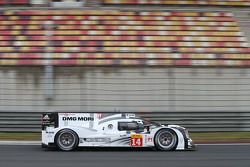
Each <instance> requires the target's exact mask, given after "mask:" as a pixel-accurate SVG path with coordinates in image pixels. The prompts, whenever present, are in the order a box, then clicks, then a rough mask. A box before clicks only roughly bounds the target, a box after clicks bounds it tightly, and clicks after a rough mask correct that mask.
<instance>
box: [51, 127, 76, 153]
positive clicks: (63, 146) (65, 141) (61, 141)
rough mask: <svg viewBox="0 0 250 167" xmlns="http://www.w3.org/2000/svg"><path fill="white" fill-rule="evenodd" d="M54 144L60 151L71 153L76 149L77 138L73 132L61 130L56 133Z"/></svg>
mask: <svg viewBox="0 0 250 167" xmlns="http://www.w3.org/2000/svg"><path fill="white" fill-rule="evenodd" d="M55 143H56V145H57V147H58V148H59V149H60V150H63V151H71V150H74V149H75V148H76V147H77V145H78V143H79V138H78V136H77V134H76V132H74V131H73V130H70V129H63V130H61V131H59V132H58V133H57V135H56V138H55Z"/></svg>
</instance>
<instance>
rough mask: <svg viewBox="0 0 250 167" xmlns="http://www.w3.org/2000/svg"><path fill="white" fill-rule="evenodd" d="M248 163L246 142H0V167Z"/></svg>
mask: <svg viewBox="0 0 250 167" xmlns="http://www.w3.org/2000/svg"><path fill="white" fill-rule="evenodd" d="M50 166H52V167H133V166H136V167H250V145H218V146H217V145H199V146H198V150H197V151H173V152H157V151H152V150H150V149H149V150H148V149H146V150H145V149H143V150H141V149H119V148H115V149H110V148H109V149H107V148H105V149H103V148H98V149H89V148H88V149H78V150H76V151H73V152H60V151H56V150H46V149H42V148H41V147H40V146H38V145H29V146H25V145H19V146H13V145H0V167H50Z"/></svg>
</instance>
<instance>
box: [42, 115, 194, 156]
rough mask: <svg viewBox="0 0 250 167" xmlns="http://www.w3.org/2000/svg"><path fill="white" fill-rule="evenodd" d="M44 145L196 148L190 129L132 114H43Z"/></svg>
mask: <svg viewBox="0 0 250 167" xmlns="http://www.w3.org/2000/svg"><path fill="white" fill-rule="evenodd" d="M42 146H43V147H46V148H47V147H51V146H56V147H58V148H59V149H60V150H63V151H70V150H74V149H75V148H77V147H152V148H156V149H157V150H162V151H170V150H194V149H195V145H194V144H193V142H192V140H191V139H190V137H189V134H188V131H187V130H186V129H185V128H183V127H181V126H178V125H161V124H158V123H155V122H151V121H148V120H145V119H142V118H140V117H137V116H136V115H135V114H131V113H44V114H43V115H42Z"/></svg>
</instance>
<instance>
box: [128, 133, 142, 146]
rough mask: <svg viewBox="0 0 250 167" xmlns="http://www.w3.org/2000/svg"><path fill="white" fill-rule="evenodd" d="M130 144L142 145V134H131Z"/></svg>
mask: <svg viewBox="0 0 250 167" xmlns="http://www.w3.org/2000/svg"><path fill="white" fill-rule="evenodd" d="M130 146H132V147H140V146H142V134H131V135H130Z"/></svg>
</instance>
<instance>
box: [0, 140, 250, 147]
mask: <svg viewBox="0 0 250 167" xmlns="http://www.w3.org/2000/svg"><path fill="white" fill-rule="evenodd" d="M0 145H13V146H19V145H34V146H36V145H41V141H0ZM196 145H197V146H240V145H242V146H248V145H250V143H224V144H223V143H221V144H196Z"/></svg>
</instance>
